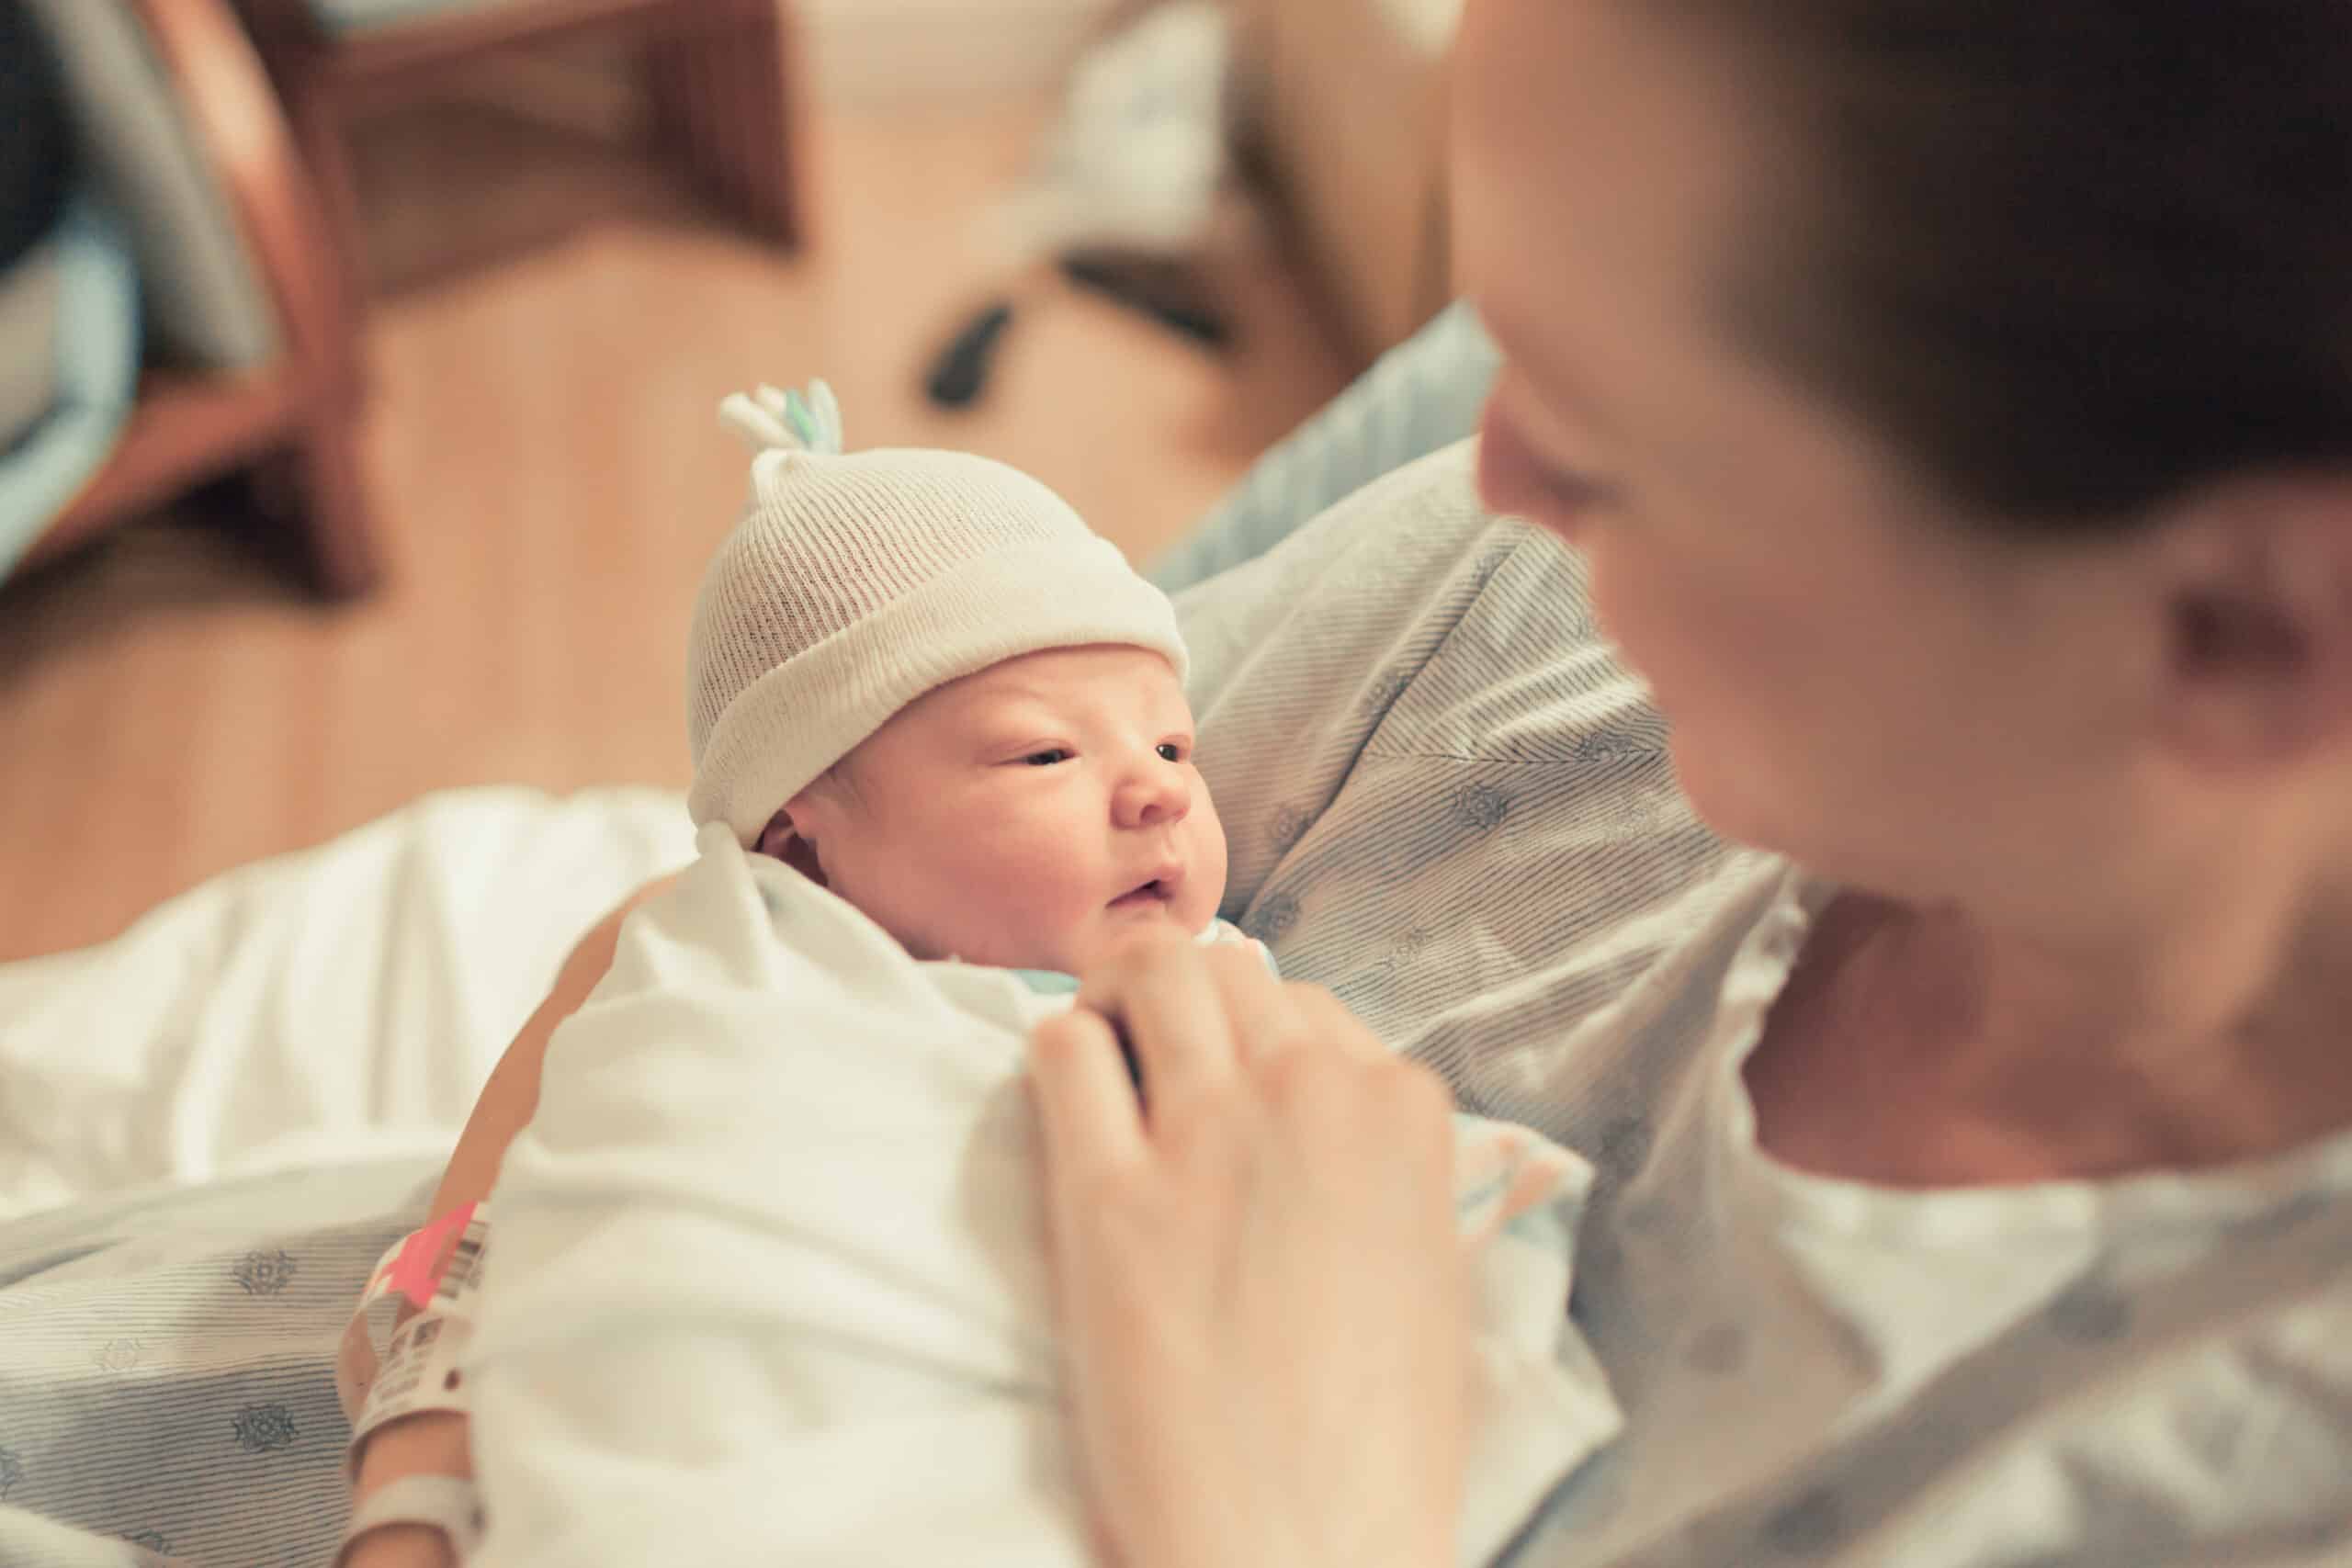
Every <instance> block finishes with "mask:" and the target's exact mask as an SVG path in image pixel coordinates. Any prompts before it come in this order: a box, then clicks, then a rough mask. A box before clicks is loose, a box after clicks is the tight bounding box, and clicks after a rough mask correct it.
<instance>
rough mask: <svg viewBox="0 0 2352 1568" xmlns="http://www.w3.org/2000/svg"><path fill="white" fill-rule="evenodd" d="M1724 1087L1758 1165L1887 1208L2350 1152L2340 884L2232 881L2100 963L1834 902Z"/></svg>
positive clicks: (2346, 948)
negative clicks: (2318, 1142)
mask: <svg viewBox="0 0 2352 1568" xmlns="http://www.w3.org/2000/svg"><path fill="white" fill-rule="evenodd" d="M1747 1082H1748V1087H1749V1089H1750V1092H1751V1094H1752V1095H1753V1097H1754V1099H1755V1101H1756V1105H1757V1111H1758V1133H1759V1136H1760V1137H1761V1138H1762V1140H1763V1142H1764V1143H1765V1145H1766V1146H1767V1147H1768V1148H1770V1150H1772V1152H1774V1153H1775V1154H1777V1155H1780V1156H1781V1157H1783V1158H1786V1159H1788V1160H1790V1161H1792V1163H1795V1164H1798V1165H1801V1166H1805V1167H1809V1168H1815V1169H1817V1170H1820V1171H1822V1172H1823V1173H1825V1174H1834V1175H1842V1176H1847V1177H1851V1178H1854V1179H1865V1180H1872V1181H1879V1182H1884V1183H1889V1184H1894V1185H1903V1186H1928V1185H1975V1184H1999V1183H2007V1182H2018V1181H2028V1180H2041V1179H2063V1178H2097V1177H2112V1176H2119V1175H2124V1174H2128V1173H2132V1172H2140V1171H2149V1170H2156V1169H2168V1168H2169V1169H2180V1168H2211V1167H2214V1166H2220V1165H2225V1164H2230V1163H2234V1162H2238V1161H2243V1160H2251V1159H2257V1158H2260V1157H2262V1156H2267V1155H2272V1154H2277V1153H2279V1152H2282V1151H2284V1150H2287V1149H2290V1148H2292V1147H2294V1146H2296V1145H2301V1144H2303V1143H2307V1142H2309V1141H2311V1140H2312V1139H2314V1138H2317V1137H2320V1136H2323V1135H2324V1134H2327V1133H2330V1132H2332V1131H2335V1130H2337V1129H2343V1128H2352V878H2334V877H2330V878H2327V879H2324V880H2321V879H2317V878H2314V877H2310V876H2306V877H2301V878H2295V879H2291V880H2290V879H2287V878H2283V877H2277V876H2274V877H2267V878H2266V877H2263V876H2259V875H2252V874H2247V875H2241V876H2238V877H2235V878H2233V879H2231V881H2230V884H2229V885H2228V886H2217V887H2215V888H2213V889H2212V890H2211V897H2200V898H2199V899H2197V900H2194V901H2192V902H2190V903H2188V904H2187V905H2186V906H2185V907H2183V908H2179V909H2177V910H2174V911H2171V912H2170V913H2169V917H2168V918H2166V919H2161V920H2152V921H2151V922H2150V924H2149V926H2148V928H2147V929H2146V930H2143V931H2136V932H2133V933H2131V936H2130V939H2129V940H2119V941H2117V942H2110V943H2107V944H2098V943H2090V942H2052V941H2048V940H2041V939H2034V938H2028V937H2022V936H2018V935H2016V934H2013V933H2009V932H2005V931H2001V930H1999V929H1996V928H1995V927H1994V926H1991V925H1989V924H1988V923H1986V922H1985V921H1983V920H1981V919H1975V918H1973V917H1972V916H1971V915H1970V914H1969V913H1968V912H1966V911H1964V910H1961V909H1956V908H1933V909H1926V910H1918V909H1911V908H1905V907H1903V906H1899V905H1893V904H1888V903H1883V902H1880V901H1876V900H1872V899H1869V898H1865V897H1843V898H1840V899H1838V901H1836V902H1835V903H1833V904H1832V905H1831V906H1830V908H1828V909H1826V910H1825V911H1824V913H1823V916H1822V919H1821V922H1820V924H1819V925H1818V926H1817V928H1816V930H1815V938H1814V940H1813V941H1812V942H1810V943H1809V944H1808V946H1807V949H1806V953H1805V956H1804V960H1803V961H1802V962H1801V964H1800V965H1799V969H1798V973H1797V974H1796V976H1794V977H1793V978H1792V982H1791V984H1790V986H1789V987H1788V990H1787V992H1786V993H1785V994H1784V996H1783V997H1782V998H1781V1002H1780V1003H1779V1004H1778V1005H1777V1006H1776V1007H1775V1009H1774V1011H1773V1014H1772V1016H1771V1019H1770V1023H1769V1024H1768V1027H1767V1030H1766V1032H1765V1038H1764V1040H1763V1041H1762V1042H1761V1043H1759V1045H1758V1049H1757V1051H1756V1053H1755V1055H1753V1056H1751V1058H1750V1060H1749V1063H1748V1066H1747ZM1825 1112H1826V1113H1825Z"/></svg>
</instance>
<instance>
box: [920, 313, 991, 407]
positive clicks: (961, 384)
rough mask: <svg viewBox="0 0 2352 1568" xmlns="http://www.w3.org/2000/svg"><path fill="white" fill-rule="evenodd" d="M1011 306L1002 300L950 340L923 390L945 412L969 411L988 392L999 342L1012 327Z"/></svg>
mask: <svg viewBox="0 0 2352 1568" xmlns="http://www.w3.org/2000/svg"><path fill="white" fill-rule="evenodd" d="M1012 311H1013V307H1012V301H1010V300H1006V299H1000V300H998V301H996V302H995V303H994V304H992V305H989V307H988V308H987V309H985V310H982V311H981V312H980V313H979V314H978V315H977V316H975V317H973V318H972V321H971V322H970V324H968V325H967V326H966V327H965V328H964V329H963V330H962V331H960V332H958V333H956V335H955V336H954V337H953V338H951V339H949V340H948V344H947V346H946V347H945V348H944V349H942V350H941V351H940V354H939V358H938V360H937V361H936V362H935V363H934V364H933V366H932V367H931V374H930V376H928V377H927V378H924V381H923V389H924V390H925V391H926V392H928V393H929V394H930V395H931V400H932V401H933V403H935V404H937V405H938V406H939V407H941V408H944V409H963V408H969V407H971V406H972V404H973V403H975V402H977V401H978V400H979V396H980V394H981V393H982V392H983V391H986V390H987V389H988V384H989V365H990V362H991V361H993V360H994V358H995V357H996V345H997V340H998V339H999V338H1001V337H1002V336H1003V335H1004V329H1005V328H1007V327H1009V326H1011V325H1012Z"/></svg>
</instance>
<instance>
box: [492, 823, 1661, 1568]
mask: <svg viewBox="0 0 2352 1568" xmlns="http://www.w3.org/2000/svg"><path fill="white" fill-rule="evenodd" d="M699 847H700V849H701V858H700V859H699V860H698V861H697V862H696V863H695V865H694V866H693V867H691V868H690V869H689V870H688V871H687V872H686V874H684V877H683V878H682V879H681V881H680V883H679V885H678V886H677V887H676V888H675V889H674V890H673V891H672V892H671V893H669V894H668V895H666V896H664V897H660V898H657V899H655V900H653V901H651V902H650V903H648V904H647V905H645V906H644V907H643V908H640V909H639V911H638V912H637V913H636V914H635V915H634V916H632V917H631V919H629V921H628V924H627V925H626V927H625V928H624V931H623V933H622V937H621V941H620V946H619V952H618V953H617V955H616V960H615V962H614V964H613V968H612V972H611V974H610V975H609V976H607V977H606V979H605V981H604V983H603V984H602V985H601V986H600V987H598V988H597V990H596V992H595V994H594V996H593V997H592V998H591V999H590V1000H589V1002H588V1004H587V1005H586V1006H585V1007H583V1008H582V1010H581V1011H580V1012H579V1013H578V1014H577V1015H576V1016H575V1017H574V1018H572V1019H571V1020H570V1021H567V1022H566V1023H565V1024H564V1025H563V1026H562V1028H561V1029H560V1031H559V1032H557V1034H556V1036H555V1040H554V1043H553V1045H552V1047H551V1048H550V1050H549V1052H548V1058H547V1066H546V1077H545V1082H544V1088H543V1090H542V1095H541V1099H540V1102H539V1107H538V1111H537V1115H536V1117H535V1119H534V1120H533V1122H532V1123H531V1125H530V1127H529V1128H528V1129H527V1130H526V1132H525V1133H524V1134H522V1136H520V1137H519V1138H517V1139H516V1140H515V1144H514V1146H513V1148H512V1150H511V1152H510V1153H509V1154H508V1155H507V1156H506V1162H505V1166H504V1169H503V1174H502V1176H501V1179H500V1181H499V1185H498V1188H497V1190H496V1193H495V1195H494V1199H493V1202H494V1205H495V1208H496V1212H497V1214H498V1228H497V1233H496V1244H495V1246H494V1247H492V1249H491V1252H490V1255H489V1258H488V1279H487V1285H486V1290H485V1293H484V1298H483V1300H484V1305H483V1311H482V1316H481V1324H480V1326H479V1329H478V1332H477V1336H476V1339H475V1342H474V1354H473V1356H472V1358H471V1364H472V1367H473V1372H472V1378H473V1386H474V1394H473V1397H474V1410H475V1425H474V1428H473V1450H474V1463H475V1467H476V1470H477V1472H478V1474H479V1476H480V1479H481V1487H482V1494H483V1501H484V1504H485V1506H486V1507H487V1510H488V1514H489V1518H490V1533H489V1537H488V1540H487V1541H486V1543H485V1545H484V1547H483V1550H482V1552H481V1555H480V1556H479V1557H477V1558H476V1559H475V1560H474V1561H475V1562H477V1563H478V1564H479V1563H495V1564H519V1563H562V1564H565V1565H567V1568H579V1565H582V1564H594V1563H605V1562H611V1563H621V1562H627V1563H632V1564H641V1563H646V1562H696V1563H705V1564H716V1563H731V1562H745V1563H752V1562H756V1563H763V1564H775V1563H785V1562H824V1563H869V1562H870V1563H913V1562H936V1561H939V1560H941V1559H942V1557H943V1555H944V1557H946V1558H948V1559H951V1560H952V1561H954V1562H957V1563H959V1564H973V1565H977V1564H988V1563H997V1562H1002V1563H1007V1564H1012V1563H1018V1564H1021V1565H1022V1568H1046V1565H1051V1564H1063V1563H1068V1564H1079V1563H1084V1562H1088V1561H1090V1553H1089V1549H1088V1536H1087V1529H1086V1525H1085V1522H1084V1519H1083V1516H1082V1506H1081V1504H1080V1500H1079V1497H1078V1495H1077V1491H1076V1488H1075V1484H1074V1476H1073V1471H1072V1463H1071V1457H1070V1450H1069V1434H1068V1431H1067V1428H1066V1422H1065V1416H1064V1411H1063V1407H1062V1402H1061V1398H1060V1395H1059V1393H1058V1391H1057V1353H1056V1348H1055V1343H1054V1339H1053V1337H1052V1323H1051V1317H1050V1298H1049V1294H1048V1287H1049V1279H1048V1275H1047V1271H1046V1258H1045V1256H1044V1251H1043V1246H1042V1243H1043V1235H1042V1230H1041V1224H1040V1212H1039V1201H1040V1200H1039V1192H1038V1189H1037V1179H1036V1177H1037V1160H1036V1148H1035V1131H1034V1126H1033V1122H1032V1119H1031V1118H1032V1113H1031V1110H1030V1106H1029V1100H1028V1096H1027V1093H1026V1090H1025V1089H1024V1086H1023V1082H1022V1080H1021V1077H1020V1076H1019V1074H1020V1065H1021V1061H1022V1056H1023V1044H1024V1042H1025V1038H1026V1035H1027V1032H1028V1030H1029V1028H1030V1026H1031V1025H1032V1024H1033V1023H1034V1022H1035V1021H1036V1020H1037V1019H1039V1018H1041V1017H1044V1016H1046V1014H1048V1013H1050V1012H1052V1011H1053V1010H1057V1008H1060V1007H1063V1006H1066V1005H1068V1003H1067V998H1059V999H1056V998H1046V997H1042V996H1039V995H1037V994H1036V993H1035V991H1033V990H1032V989H1031V988H1030V987H1028V986H1026V985H1024V984H1023V982H1022V981H1021V980H1019V979H1018V978H1017V977H1015V976H1012V975H1011V974H1009V973H1008V972H1005V971H1001V970H990V969H981V968H974V967H967V966H963V965H956V964H919V963H917V962H915V961H914V960H912V959H910V958H909V957H908V956H907V955H906V954H905V953H904V952H903V951H902V950H901V949H900V948H899V946H898V945H897V944H896V943H895V942H892V941H891V940H890V939H889V938H888V936H887V935H885V934H884V933H883V932H882V931H880V930H879V929H878V928H876V926H874V925H873V924H872V923H871V922H870V921H868V920H867V919H865V917H863V916H862V915H859V914H858V913H857V912H856V911H855V910H854V909H852V908H850V907H849V906H848V905H846V904H844V903H842V901H841V900H840V899H838V898H835V897H832V896H831V895H830V894H828V893H825V892H823V891H822V890H820V889H818V888H816V887H814V886H810V885H809V884H807V883H805V882H803V881H802V880H800V879H799V878H798V877H797V876H795V875H793V874H790V873H789V872H786V870H784V868H782V867H781V866H779V865H777V864H775V863H774V862H771V861H766V860H763V859H762V858H761V857H758V856H752V855H747V854H745V853H744V852H742V851H741V850H740V849H739V848H738V847H737V846H736V844H735V843H734V841H733V840H732V839H731V838H730V837H729V834H728V832H727V830H726V829H725V828H724V827H723V826H718V827H713V828H711V829H707V830H706V831H705V833H704V835H703V837H702V839H701V840H700V845H699ZM1460 1148H1461V1156H1460V1159H1459V1161H1458V1166H1459V1170H1460V1185H1459V1188H1458V1190H1459V1193H1460V1197H1461V1205H1462V1213H1463V1216H1464V1228H1465V1234H1467V1235H1473V1236H1476V1237H1481V1238H1483V1239H1482V1240H1481V1242H1480V1243H1479V1245H1478V1246H1477V1259H1478V1267H1477V1269H1476V1278H1477V1280H1478V1288H1477V1291H1476V1345H1477V1356H1476V1385H1477V1386H1476V1404H1475V1406H1474V1408H1475V1409H1476V1412H1477V1417H1476V1430H1475V1433H1474V1440H1473V1446H1472V1458H1473V1464H1472V1474H1471V1485H1470V1489H1469V1498H1468V1506H1467V1507H1466V1509H1465V1517H1464V1524H1463V1532H1462V1558H1463V1561H1464V1562H1481V1561H1484V1560H1485V1559H1486V1558H1487V1557H1488V1556H1490V1555H1491V1554H1492V1553H1493V1552H1494V1551H1496V1550H1497V1549H1498V1548H1499V1547H1500V1546H1501V1545H1502V1544H1503V1543H1504V1542H1505V1541H1506V1540H1508V1539H1509V1537H1510V1533H1511V1531H1512V1530H1514V1529H1516V1528H1517V1527H1518V1526H1519V1524H1520V1523H1521V1521H1522V1520H1523V1519H1524V1518H1525V1517H1526V1516H1527V1514H1528V1512H1529V1511H1530V1510H1531V1509H1532V1507H1533V1506H1534V1505H1535V1504H1536V1503H1537V1502H1539V1501H1540V1500H1541V1499H1542V1497H1543V1495H1544V1493H1545V1492H1546V1491H1547V1490H1548V1489H1549V1488H1550V1487H1551V1486H1552V1484H1553V1483H1555V1482H1556V1481H1557V1480H1558V1479H1559V1478H1560V1477H1561V1476H1563V1475H1564V1474H1565V1473H1566V1472H1568V1471H1569V1470H1570V1469H1572V1468H1573V1467H1574V1466H1575V1465H1576V1464H1577V1462H1578V1461H1580V1460H1582V1459H1583V1458H1584V1457H1585V1456H1586V1455H1587V1454H1589V1452H1591V1451H1592V1450H1594V1449H1595V1448H1597V1447H1599V1446H1600V1444H1601V1443H1603V1442H1605V1441H1606V1440H1607V1439H1608V1438H1610V1437H1611V1435H1612V1434H1613V1433H1614V1432H1615V1430H1616V1428H1617V1426H1618V1423H1619V1415H1618V1411H1617V1407H1616V1405H1615V1404H1614V1402H1613V1401H1612V1400H1611V1397H1610V1395H1609V1393H1608V1390H1607V1388H1606V1385H1605V1383H1604V1382H1603V1380H1602V1378H1601V1376H1600V1372H1599V1371H1598V1368H1597V1367H1596V1366H1595V1364H1594V1363H1593V1362H1592V1361H1591V1359H1589V1356H1587V1355H1586V1354H1585V1353H1584V1349H1583V1347H1582V1345H1581V1342H1580V1341H1578V1340H1577V1339H1576V1338H1575V1337H1574V1332H1573V1330H1572V1329H1570V1327H1569V1325H1568V1324H1567V1321H1566V1312H1565V1308H1566V1297H1567V1289H1568V1283H1569V1273H1568V1251H1569V1249H1568V1246H1567V1241H1568V1231H1569V1227H1570V1226H1571V1225H1572V1224H1573V1221H1574V1212H1575V1210H1576V1208H1577V1204H1578V1203H1579V1201H1580V1200H1581V1198H1582V1195H1583V1192H1584V1190H1585V1188H1586V1185H1587V1184H1588V1182H1589V1168H1588V1167H1586V1166H1585V1165H1584V1163H1583V1162H1582V1161H1581V1160H1578V1159H1577V1158H1575V1156H1570V1155H1567V1154H1566V1152H1565V1151H1562V1150H1560V1149H1558V1148H1557V1147H1556V1146H1555V1145H1549V1144H1546V1143H1544V1142H1543V1141H1541V1140H1540V1139H1537V1138H1535V1137H1534V1136H1533V1135H1532V1134H1528V1133H1526V1132H1524V1131H1523V1130H1521V1129H1518V1128H1511V1127H1505V1126H1503V1125H1501V1124H1498V1123H1492V1122H1478V1121H1475V1120H1473V1119H1470V1118H1464V1119H1462V1130H1461V1139H1460Z"/></svg>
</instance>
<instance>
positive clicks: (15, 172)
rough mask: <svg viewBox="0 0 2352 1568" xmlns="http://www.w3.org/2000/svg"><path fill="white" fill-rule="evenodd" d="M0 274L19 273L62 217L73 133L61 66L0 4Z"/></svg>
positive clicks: (8, 0)
mask: <svg viewBox="0 0 2352 1568" xmlns="http://www.w3.org/2000/svg"><path fill="white" fill-rule="evenodd" d="M0 125H5V126H6V127H7V128H8V134H7V135H6V136H5V137H0V271H5V270H6V269H7V268H8V267H11V266H14V265H16V264H17V260H18V259H19V258H21V257H22V256H23V255H24V254H25V253H26V252H27V251H28V250H30V249H32V247H33V246H34V245H35V244H36V243H39V242H40V240H41V239H42V238H43V237H44V236H45V235H47V234H48V233H49V231H51V229H54V228H55V227H56V226H57V220H58V217H59V215H60V214H61V213H62V212H63V211H64V210H65V192H66V185H67V181H68V179H69V178H70V169H71V162H72V160H71V155H70V149H71V146H72V130H71V125H70V122H69V121H68V120H67V118H66V113H65V96H64V92H63V89H62V88H61V87H60V86H59V85H58V79H57V62H55V61H53V60H51V58H50V53H49V44H48V42H47V40H46V39H43V38H42V36H41V33H40V28H36V27H35V26H33V21H32V18H31V17H29V16H28V15H27V14H26V12H25V8H24V5H23V0H0Z"/></svg>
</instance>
